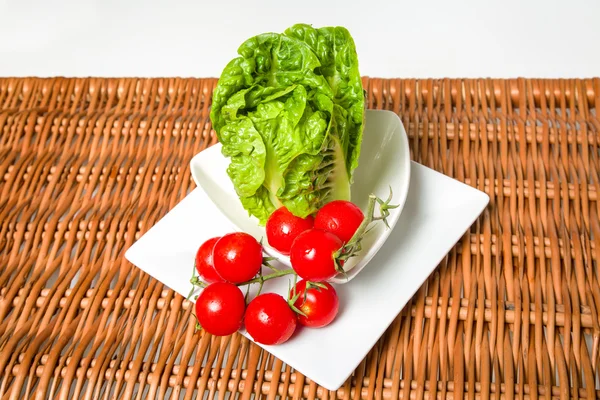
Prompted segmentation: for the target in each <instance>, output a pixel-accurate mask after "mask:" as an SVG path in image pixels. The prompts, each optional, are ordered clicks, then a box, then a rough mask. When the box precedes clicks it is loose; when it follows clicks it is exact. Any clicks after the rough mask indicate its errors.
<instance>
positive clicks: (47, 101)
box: [0, 78, 600, 400]
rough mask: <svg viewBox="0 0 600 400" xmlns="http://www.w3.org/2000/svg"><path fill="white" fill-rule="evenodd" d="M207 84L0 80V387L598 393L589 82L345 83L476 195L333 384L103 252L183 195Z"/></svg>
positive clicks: (247, 393) (593, 117) (202, 132)
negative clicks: (481, 202)
mask: <svg viewBox="0 0 600 400" xmlns="http://www.w3.org/2000/svg"><path fill="white" fill-rule="evenodd" d="M215 84H216V80H215V79H199V80H195V79H150V80H139V79H77V80H76V79H0V193H1V196H0V374H1V375H0V398H1V399H8V398H18V397H22V398H67V397H69V398H102V399H108V398H115V399H130V398H137V399H144V398H152V399H154V398H163V397H169V396H171V397H172V398H186V399H191V398H196V397H200V396H201V395H202V393H205V394H207V395H208V398H209V399H212V398H229V397H230V395H231V394H233V395H235V398H237V397H240V398H243V399H247V398H251V397H253V395H254V396H255V397H256V398H268V399H272V398H276V397H278V396H283V398H286V397H290V398H302V397H305V398H310V399H313V398H327V399H335V398H344V399H358V398H365V399H366V398H368V399H370V398H384V399H390V398H391V399H395V398H402V399H409V398H410V399H422V398H425V399H454V400H456V399H463V398H469V399H480V398H482V399H485V398H513V397H516V398H531V399H535V398H545V399H551V398H569V397H575V398H587V399H593V398H598V397H600V390H599V389H600V368H599V366H600V356H599V354H598V353H599V351H598V350H599V344H600V343H599V340H600V325H599V323H598V310H600V284H599V281H600V273H599V266H598V265H599V260H598V259H599V253H598V252H599V249H600V223H599V220H598V215H599V211H600V205H599V202H598V196H599V194H600V176H599V175H600V173H599V166H600V151H599V150H600V120H599V119H598V116H597V105H598V104H600V79H593V80H560V81H559V80H556V81H547V80H510V81H508V80H422V81H414V80H383V79H369V78H364V84H365V88H366V90H367V92H368V105H369V108H384V109H389V110H393V111H395V112H396V113H398V114H399V115H400V116H401V118H402V120H403V122H404V124H405V126H406V128H407V131H408V134H409V137H410V144H411V154H412V158H413V159H414V160H416V161H418V162H420V163H422V164H425V165H427V166H429V167H432V168H434V169H436V170H438V171H440V172H442V173H444V174H446V175H449V176H452V177H454V178H456V179H458V180H460V181H463V182H466V183H467V184H469V185H472V186H475V187H477V188H479V189H481V190H484V191H485V192H487V193H488V194H489V195H490V197H491V202H490V205H489V207H488V208H487V209H486V210H485V211H484V213H483V214H482V216H481V218H479V220H478V221H477V222H476V223H475V224H474V225H473V227H472V228H471V229H470V231H469V232H468V233H467V234H466V235H465V236H464V237H463V238H462V240H461V241H460V242H459V244H458V245H457V246H455V248H454V249H453V250H452V251H451V252H450V254H449V255H448V256H447V257H446V258H445V259H444V261H443V262H442V263H441V265H440V266H439V268H437V270H436V271H435V272H434V273H433V275H432V276H431V277H430V278H429V280H428V281H427V282H426V283H425V284H424V285H423V286H422V287H421V289H420V290H419V291H418V293H417V294H416V295H415V296H414V297H413V299H412V300H411V301H410V303H409V304H408V305H407V306H406V307H405V309H404V311H403V312H402V313H401V315H400V316H398V318H397V319H396V320H395V321H394V323H393V324H392V325H391V326H390V328H389V329H388V330H387V332H386V333H385V335H384V336H383V337H382V338H381V340H380V341H379V342H378V343H377V344H376V346H375V347H374V348H373V349H372V350H371V352H370V353H369V355H368V356H367V357H366V358H365V360H364V361H363V362H362V363H361V364H360V366H359V367H358V368H357V370H356V371H355V373H354V374H353V376H352V377H351V378H349V379H348V381H347V382H346V384H345V385H344V386H343V387H342V388H340V389H339V390H338V391H337V392H328V391H327V390H325V389H324V388H322V387H319V386H318V385H316V384H315V383H314V382H311V381H310V380H309V379H307V378H305V377H304V376H302V375H301V374H299V373H296V372H295V371H294V370H293V369H292V368H290V367H288V366H286V365H285V364H282V362H280V361H279V360H277V359H275V358H273V357H272V356H270V355H269V354H268V353H266V352H264V351H262V350H261V349H260V348H259V347H257V346H255V345H252V344H251V343H249V342H248V341H247V340H246V339H244V338H243V337H242V336H240V335H237V334H236V335H233V336H232V337H227V338H214V337H211V336H210V335H206V334H203V333H194V317H193V315H192V314H191V311H192V310H191V308H192V307H190V303H189V302H187V301H184V299H183V298H182V297H181V296H179V295H175V294H174V293H173V292H172V291H170V290H168V289H167V288H165V287H164V286H163V285H162V284H161V283H159V282H157V281H155V280H154V279H151V278H150V277H149V276H147V275H146V274H144V273H142V272H141V271H140V270H138V269H137V268H135V267H133V266H132V265H131V264H129V263H128V262H127V261H126V260H125V259H124V257H123V253H124V251H125V249H127V248H128V247H129V246H130V245H131V244H132V243H133V242H134V241H135V239H136V238H138V237H139V236H140V235H141V234H142V233H143V232H145V231H146V230H148V229H149V228H150V227H151V226H152V225H153V224H154V223H156V222H157V220H158V219H159V218H161V217H162V216H163V215H165V214H166V213H167V212H168V211H169V210H170V209H171V208H172V207H173V206H175V204H177V202H178V201H180V200H181V199H183V198H184V197H185V195H186V194H187V193H188V192H189V191H190V190H192V189H193V188H194V184H193V182H192V181H191V179H190V172H189V169H188V162H189V160H190V159H191V157H192V156H193V155H195V154H196V153H198V152H199V151H201V150H202V149H204V148H206V147H207V146H210V145H212V144H214V143H215V141H216V139H215V135H214V133H213V132H212V131H211V126H210V120H209V117H208V110H209V105H210V98H211V93H212V90H213V88H214V86H215ZM165 267H167V268H168V266H165ZM202 361H204V363H205V365H208V366H209V367H202ZM211 365H212V366H213V367H212V368H210V366H211Z"/></svg>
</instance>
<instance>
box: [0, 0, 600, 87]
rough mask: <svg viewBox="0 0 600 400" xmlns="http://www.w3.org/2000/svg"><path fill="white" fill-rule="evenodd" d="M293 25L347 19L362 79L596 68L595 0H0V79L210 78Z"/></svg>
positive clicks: (599, 67)
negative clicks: (242, 49) (251, 43)
mask: <svg viewBox="0 0 600 400" xmlns="http://www.w3.org/2000/svg"><path fill="white" fill-rule="evenodd" d="M296 22H305V23H310V24H312V25H313V26H315V27H320V26H326V25H343V26H345V27H347V28H348V29H349V30H350V32H351V34H352V35H353V37H354V39H355V41H356V45H357V48H358V53H359V60H360V71H361V74H362V75H369V76H378V77H438V78H441V77H500V78H502V77H581V78H585V77H593V76H600V1H599V0H588V1H585V0H577V1H569V0H562V1H556V0H547V1H523V2H519V1H512V0H510V1H498V2H487V1H485V0H480V1H462V2H461V1H442V0H438V1H417V0H412V1H380V0H363V1H357V0H341V1H326V0H294V1H286V0H253V1H225V0H211V1H195V2H184V1H170V2H150V1H116V0H109V1H89V0H82V1H73V2H57V1H49V0H47V1H42V0H37V1H20V0H0V76H32V75H35V76H145V77H148V76H150V77H152V76H184V77H206V76H218V75H219V74H220V72H221V70H222V69H223V67H224V66H225V64H226V63H227V62H228V61H229V60H230V59H231V58H233V57H235V55H236V50H237V47H238V46H239V44H241V43H242V42H243V41H244V40H245V39H247V38H248V37H250V36H252V35H255V34H258V33H262V32H266V31H276V32H281V31H283V30H284V29H285V28H286V27H288V26H290V25H293V24H294V23H296Z"/></svg>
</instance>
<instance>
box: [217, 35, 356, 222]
mask: <svg viewBox="0 0 600 400" xmlns="http://www.w3.org/2000/svg"><path fill="white" fill-rule="evenodd" d="M238 54H239V55H240V57H237V58H235V59H233V60H232V61H230V62H229V64H227V66H226V67H225V69H224V70H223V72H222V74H221V77H220V78H219V82H218V85H217V87H216V88H215V91H214V93H213V102H212V105H211V115H210V118H211V122H212V124H213V128H214V129H215V131H216V133H217V137H218V139H219V141H220V142H221V143H222V146H223V148H222V152H223V155H225V156H226V157H229V158H230V160H231V162H230V164H229V167H228V169H227V173H228V175H229V177H230V179H231V180H232V182H233V184H234V187H235V190H236V192H237V194H238V196H239V197H240V201H241V203H242V205H243V206H244V208H245V209H246V210H247V211H248V212H249V214H250V215H253V216H255V217H256V218H257V219H258V220H259V223H260V224H263V225H264V223H265V222H266V220H267V218H268V217H269V215H270V214H271V213H272V212H273V210H275V208H277V207H280V206H282V205H285V206H286V207H287V208H288V209H289V210H290V211H291V212H292V213H293V214H295V215H298V216H301V217H305V216H307V215H309V214H312V213H314V212H316V211H317V210H318V208H319V207H321V206H322V205H323V204H325V203H326V202H328V201H331V200H335V199H346V200H350V184H351V182H352V172H353V171H354V169H355V168H356V167H357V165H358V156H359V153H360V142H361V140H362V128H363V118H364V95H363V90H362V82H361V80H360V74H359V72H358V58H357V56H356V49H355V47H354V42H353V40H352V38H351V36H350V34H349V33H348V31H347V30H346V29H344V28H322V29H318V30H315V29H314V28H312V27H310V26H308V25H296V26H294V27H292V28H290V29H288V30H287V31H286V32H285V33H284V34H276V33H266V34H261V35H258V36H255V37H253V38H250V39H248V40H247V41H246V42H244V43H243V44H242V45H241V46H240V48H239V49H238Z"/></svg>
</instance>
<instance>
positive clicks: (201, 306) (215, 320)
mask: <svg viewBox="0 0 600 400" xmlns="http://www.w3.org/2000/svg"><path fill="white" fill-rule="evenodd" d="M245 308H246V301H245V300H244V295H243V294H242V291H241V290H240V288H238V287H237V286H235V285H233V284H231V283H228V282H216V283H212V284H210V285H208V286H207V287H206V288H204V290H202V292H201V293H200V296H198V299H197V300H196V318H198V322H199V323H200V325H201V326H202V329H204V330H205V331H206V332H208V333H210V334H212V335H215V336H227V335H231V334H232V333H234V332H235V331H237V330H238V329H240V328H241V327H242V322H243V320H244V310H245Z"/></svg>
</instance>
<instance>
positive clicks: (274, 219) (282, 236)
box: [266, 207, 315, 255]
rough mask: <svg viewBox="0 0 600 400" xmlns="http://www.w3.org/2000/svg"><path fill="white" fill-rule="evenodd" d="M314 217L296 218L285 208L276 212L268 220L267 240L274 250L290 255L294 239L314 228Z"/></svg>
mask: <svg viewBox="0 0 600 400" xmlns="http://www.w3.org/2000/svg"><path fill="white" fill-rule="evenodd" d="M314 222H315V219H314V218H313V216H312V215H309V216H308V217H306V218H300V217H296V216H295V215H294V214H292V213H291V212H290V211H288V209H287V208H285V207H280V208H278V209H277V210H275V211H274V212H273V213H272V214H271V216H270V217H269V219H268V220H267V225H266V230H267V240H268V242H269V244H270V245H271V246H273V248H274V249H276V250H277V251H279V252H280V253H282V254H286V255H287V254H290V248H291V247H292V243H293V242H294V239H296V237H297V236H298V235H299V234H301V233H302V232H304V231H305V230H308V229H310V228H312V227H313V224H314Z"/></svg>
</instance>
